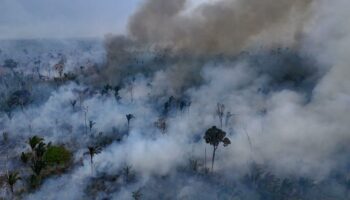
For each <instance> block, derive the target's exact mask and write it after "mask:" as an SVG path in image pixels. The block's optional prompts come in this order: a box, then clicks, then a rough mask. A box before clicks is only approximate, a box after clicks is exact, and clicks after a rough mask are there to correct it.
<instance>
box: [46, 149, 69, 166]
mask: <svg viewBox="0 0 350 200" xmlns="http://www.w3.org/2000/svg"><path fill="white" fill-rule="evenodd" d="M71 158H72V154H71V152H70V151H69V150H67V149H66V148H64V147H63V146H50V147H48V148H47V150H46V153H45V154H44V157H43V160H44V161H45V162H46V163H47V164H48V165H51V166H53V165H62V164H63V165H65V164H68V163H69V162H70V160H71Z"/></svg>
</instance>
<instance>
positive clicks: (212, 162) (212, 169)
mask: <svg viewBox="0 0 350 200" xmlns="http://www.w3.org/2000/svg"><path fill="white" fill-rule="evenodd" d="M216 149H217V147H215V146H214V150H213V157H212V160H211V171H212V172H213V171H214V160H215V152H216Z"/></svg>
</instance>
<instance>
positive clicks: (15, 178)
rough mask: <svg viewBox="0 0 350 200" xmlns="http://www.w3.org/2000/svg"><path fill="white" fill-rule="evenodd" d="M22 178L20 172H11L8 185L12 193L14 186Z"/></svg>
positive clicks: (8, 176)
mask: <svg viewBox="0 0 350 200" xmlns="http://www.w3.org/2000/svg"><path fill="white" fill-rule="evenodd" d="M20 179H21V177H20V176H19V173H18V172H11V173H9V174H8V175H7V179H6V181H7V184H8V185H9V186H10V190H11V193H12V194H13V193H14V186H15V184H16V182H17V181H18V180H20Z"/></svg>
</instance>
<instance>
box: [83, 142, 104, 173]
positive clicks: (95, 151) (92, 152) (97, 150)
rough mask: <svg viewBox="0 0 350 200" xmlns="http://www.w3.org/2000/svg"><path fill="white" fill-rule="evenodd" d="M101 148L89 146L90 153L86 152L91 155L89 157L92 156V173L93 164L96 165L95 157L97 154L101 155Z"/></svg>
mask: <svg viewBox="0 0 350 200" xmlns="http://www.w3.org/2000/svg"><path fill="white" fill-rule="evenodd" d="M101 151H102V150H101V147H98V146H96V147H94V146H89V147H88V152H86V153H87V154H89V156H90V164H91V172H92V170H93V164H94V156H95V155H96V154H99V153H101Z"/></svg>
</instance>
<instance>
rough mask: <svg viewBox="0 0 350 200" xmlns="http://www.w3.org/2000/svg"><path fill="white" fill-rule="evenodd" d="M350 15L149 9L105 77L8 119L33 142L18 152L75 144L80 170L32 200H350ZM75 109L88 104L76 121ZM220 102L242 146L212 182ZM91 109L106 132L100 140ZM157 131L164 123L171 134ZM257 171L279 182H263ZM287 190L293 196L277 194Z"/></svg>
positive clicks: (223, 152) (8, 126)
mask: <svg viewBox="0 0 350 200" xmlns="http://www.w3.org/2000/svg"><path fill="white" fill-rule="evenodd" d="M348 6H349V2H347V1H346V0H336V1H333V2H332V5H330V4H329V2H327V1H293V2H292V1H272V0H264V1H214V2H212V3H205V4H201V5H200V6H199V7H198V8H195V9H193V10H191V12H190V13H189V11H188V10H187V7H186V1H159V0H147V1H145V3H144V4H143V5H142V6H141V8H140V9H139V10H138V11H137V12H136V13H135V15H133V16H132V17H131V18H130V24H129V27H130V35H128V36H123V37H120V36H118V37H116V38H114V37H112V38H109V39H107V40H106V47H107V48H106V50H107V60H106V62H105V63H104V64H102V65H101V66H100V67H101V71H100V72H99V73H86V74H85V75H84V76H82V77H80V78H79V84H78V83H67V84H63V85H59V86H58V87H52V88H51V87H48V89H47V90H48V93H49V94H50V97H49V98H47V100H46V101H45V102H44V103H42V104H39V105H36V106H33V105H29V106H27V107H26V108H25V109H24V111H21V110H20V109H18V110H17V111H15V112H14V113H13V117H12V119H10V118H8V117H7V116H6V115H5V114H4V115H3V116H2V117H1V124H2V125H3V127H4V128H3V129H4V130H6V131H8V132H9V133H11V135H10V139H11V140H12V141H13V142H14V141H22V143H21V144H22V145H17V146H16V148H15V149H14V151H15V152H18V153H19V152H21V151H23V149H25V148H26V145H25V144H23V140H24V139H25V138H26V137H28V136H29V135H32V134H34V132H35V133H36V134H39V135H41V136H43V137H45V138H46V139H47V140H49V141H53V142H55V143H65V144H68V145H69V147H70V148H71V149H72V150H73V152H74V159H75V161H77V162H76V163H80V164H75V165H74V166H73V167H72V169H71V170H70V171H69V172H68V173H67V174H64V175H61V176H59V177H52V178H49V179H47V180H45V181H44V183H43V185H42V187H41V188H40V189H38V190H36V191H34V192H33V193H31V194H29V195H25V196H24V197H25V198H26V199H47V198H49V199H59V198H67V199H89V198H90V199H131V198H132V195H133V192H137V191H140V194H141V199H142V198H144V199H232V198H241V199H273V198H275V199H276V198H277V199H278V198H280V199H281V198H282V199H283V198H286V199H288V198H293V197H296V196H297V195H299V196H297V197H298V198H301V199H322V198H324V197H325V196H327V198H329V199H347V198H348V194H347V193H348V186H347V183H348V182H347V181H348V179H347V178H346V174H347V173H348V170H349V168H348V165H349V159H348V158H347V155H348V154H349V150H350V149H349V145H348V144H349V140H350V134H349V132H348V130H349V128H350V127H349V123H348V121H349V109H350V107H349V106H348V104H349V101H350V90H349V89H350V88H349V85H350V84H349V83H348V82H349V80H348V78H347V77H348V76H349V75H350V68H349V66H347V65H348V63H349V58H348V56H347V51H346V50H347V49H348V48H349V46H350V43H349V41H350V40H349V38H350V35H349V33H350V31H349V30H348V26H347V22H346V20H345V19H346V18H347V17H348V16H349V14H348V12H347V9H346V8H347V7H348ZM160 8H162V9H160ZM106 84H109V85H110V86H111V87H112V88H114V87H116V86H120V88H119V89H118V90H117V91H118V92H117V95H116V93H115V91H114V90H113V89H107V94H106V93H103V94H102V93H101V92H100V90H101V89H103V86H104V85H106ZM34 87H35V86H34ZM107 88H110V87H107ZM84 91H85V93H84ZM81 93H84V95H82V96H81V98H79V97H80V96H79V95H78V94H81ZM171 96H173V97H171ZM117 97H118V98H117ZM32 98H33V101H34V102H35V100H36V98H38V97H36V96H33V97H32ZM72 99H80V102H79V104H78V105H77V108H76V109H73V108H71V107H70V105H69V101H70V100H72ZM177 101H185V102H186V105H187V106H186V108H185V109H182V110H181V109H179V107H178V106H177V104H176V103H174V102H177ZM217 103H220V104H224V105H225V109H224V111H225V112H224V113H225V120H224V123H223V124H222V129H223V130H224V131H226V132H227V136H228V137H229V138H230V140H231V142H232V144H231V145H229V146H228V147H222V146H220V147H219V149H218V152H217V157H216V161H215V167H214V173H212V174H209V175H208V174H207V175H206V174H205V172H203V171H204V167H205V164H206V165H209V162H210V161H209V160H210V156H209V155H210V154H211V150H212V147H211V146H209V145H207V144H205V141H204V140H203V135H204V132H205V131H206V130H207V129H208V128H210V127H211V126H213V125H216V126H217V127H220V126H221V123H220V120H219V118H218V116H217V115H216V109H217ZM166 105H167V106H166ZM80 107H81V108H83V107H84V108H88V111H87V114H86V115H87V118H88V120H93V121H94V122H96V125H95V126H94V127H93V129H92V131H91V132H90V131H89V133H88V134H86V133H85V131H86V129H85V128H84V112H83V110H82V109H80ZM165 110H166V112H165ZM129 113H131V114H133V115H134V116H135V118H133V119H132V120H131V122H130V124H129V126H128V123H127V120H126V118H125V115H127V114H129ZM28 116H31V117H29V118H30V119H28ZM159 119H166V129H165V131H164V132H163V131H162V130H161V129H159V128H157V126H155V122H157V121H158V120H159ZM19 122H20V124H19ZM29 126H30V127H31V130H32V132H29V131H28V130H27V128H26V127H29ZM63 127H68V128H63ZM99 132H102V134H101V135H100V134H99ZM102 139H107V140H108V142H107V143H104V146H103V150H102V152H101V154H98V155H96V156H95V160H94V167H93V172H91V169H90V163H89V158H88V157H86V156H84V155H83V153H84V151H86V150H85V149H86V146H88V145H90V144H96V143H98V142H99V141H100V140H102ZM102 143H103V142H102ZM205 152H207V156H205ZM206 158H207V159H208V160H207V162H208V163H205V160H206ZM79 160H82V161H81V162H82V165H81V162H78V161H79ZM194 161H196V162H197V164H198V166H197V169H196V170H193V162H194ZM189 163H190V164H189ZM253 163H254V164H253ZM256 165H257V166H263V167H262V168H263V169H264V170H266V171H268V172H266V173H265V172H264V173H262V174H259V173H260V172H259V170H258V169H256V170H255V171H254V170H251V168H253V167H254V166H256ZM11 166H13V167H17V166H16V162H13V163H12V164H11ZM128 166H131V169H129V168H126V167H128ZM126 169H128V170H131V171H132V173H130V174H133V176H132V177H128V176H126V175H125V173H126ZM129 172H130V171H128V174H129ZM130 174H129V175H130ZM257 174H258V175H257ZM339 174H340V176H342V177H345V178H340V179H337V178H334V177H337V176H339ZM254 177H258V178H256V179H254ZM285 178H289V179H288V180H291V182H292V183H291V184H294V183H296V182H298V184H296V185H297V186H293V187H292V190H293V191H297V192H295V193H293V194H289V193H288V192H286V193H287V194H289V195H291V196H287V195H285V194H284V193H283V191H285V190H283V189H281V188H284V187H287V186H283V187H282V186H281V185H283V184H287V183H285V181H286V179H285ZM282 180H283V181H282ZM308 180H310V181H308ZM264 181H265V182H264ZM275 182H276V183H275ZM287 185H288V184H287ZM270 186H271V187H272V189H271V188H269V187H270ZM276 187H278V188H279V190H278V191H281V193H283V195H285V196H274V195H277V194H279V193H278V192H276V191H277V190H276V191H275V190H273V188H276ZM298 187H302V188H301V189H300V188H298ZM57 188H60V190H62V191H63V190H64V191H66V192H65V193H64V194H57V193H55V191H57ZM304 190H305V191H304ZM320 190H322V192H319V191H320ZM273 191H275V192H273ZM286 191H288V190H287V189H286ZM134 194H135V193H134ZM281 195H282V194H281ZM293 195H294V196H293Z"/></svg>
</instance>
